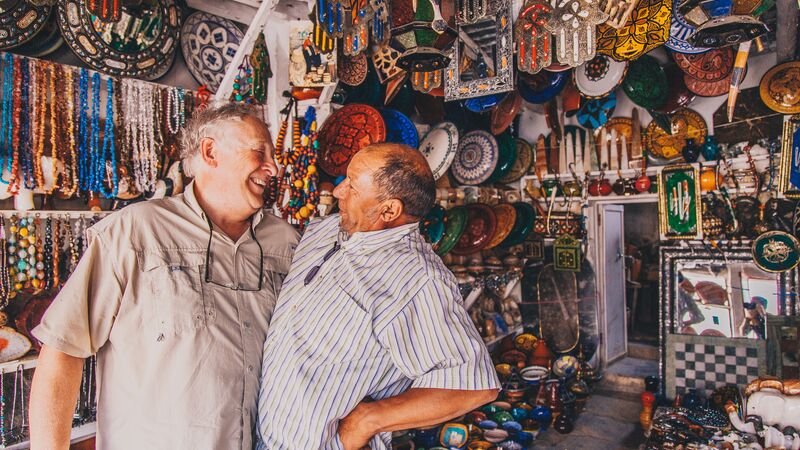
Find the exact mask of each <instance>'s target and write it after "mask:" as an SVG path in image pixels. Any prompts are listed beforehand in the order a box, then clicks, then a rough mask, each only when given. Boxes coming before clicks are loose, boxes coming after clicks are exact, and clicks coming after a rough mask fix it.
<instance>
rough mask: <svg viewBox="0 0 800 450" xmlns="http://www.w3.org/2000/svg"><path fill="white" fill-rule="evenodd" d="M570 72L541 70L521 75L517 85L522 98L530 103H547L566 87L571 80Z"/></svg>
mask: <svg viewBox="0 0 800 450" xmlns="http://www.w3.org/2000/svg"><path fill="white" fill-rule="evenodd" d="M569 78H570V73H569V72H548V71H544V72H539V73H537V74H534V75H522V74H521V75H520V76H519V77H518V78H517V87H518V88H519V93H520V95H521V96H522V99H523V100H525V101H526V102H528V103H545V102H547V101H548V100H551V99H552V98H554V97H555V96H556V95H558V94H559V92H561V91H562V90H563V89H564V86H566V85H567V83H568V82H569Z"/></svg>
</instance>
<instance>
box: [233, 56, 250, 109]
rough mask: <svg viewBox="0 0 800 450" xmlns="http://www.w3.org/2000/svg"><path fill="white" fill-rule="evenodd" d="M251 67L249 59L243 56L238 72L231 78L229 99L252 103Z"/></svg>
mask: <svg viewBox="0 0 800 450" xmlns="http://www.w3.org/2000/svg"><path fill="white" fill-rule="evenodd" d="M252 86H253V68H252V67H251V66H250V60H249V59H248V58H245V59H244V61H242V63H241V64H240V65H239V73H237V74H236V76H235V77H234V78H233V91H232V92H231V100H232V101H235V102H237V103H246V104H248V105H249V104H251V103H253V88H252Z"/></svg>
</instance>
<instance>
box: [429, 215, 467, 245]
mask: <svg viewBox="0 0 800 450" xmlns="http://www.w3.org/2000/svg"><path fill="white" fill-rule="evenodd" d="M444 222H445V229H444V237H442V240H441V242H440V243H439V248H437V249H436V254H437V255H439V256H444V255H446V254H447V253H449V252H450V250H452V249H453V247H455V246H456V244H457V243H458V240H459V239H461V234H462V233H463V232H464V228H466V226H467V209H466V208H465V207H463V206H456V207H455V208H452V209H449V210H448V211H447V214H446V215H445V221H444Z"/></svg>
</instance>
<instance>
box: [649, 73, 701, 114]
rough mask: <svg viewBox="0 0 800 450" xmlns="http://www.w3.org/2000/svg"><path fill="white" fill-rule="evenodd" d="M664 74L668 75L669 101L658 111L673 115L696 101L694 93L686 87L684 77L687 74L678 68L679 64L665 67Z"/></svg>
mask: <svg viewBox="0 0 800 450" xmlns="http://www.w3.org/2000/svg"><path fill="white" fill-rule="evenodd" d="M664 73H665V74H667V86H669V88H668V89H667V101H665V102H664V105H662V106H661V107H660V108H657V110H658V111H660V112H664V113H671V112H673V111H676V110H678V109H679V108H681V107H686V106H688V105H689V103H691V102H692V100H694V93H692V92H691V91H690V90H689V88H687V87H686V82H685V81H684V77H685V76H686V74H684V73H683V71H682V70H681V69H680V68H679V67H678V66H677V64H669V65H667V66H666V67H664Z"/></svg>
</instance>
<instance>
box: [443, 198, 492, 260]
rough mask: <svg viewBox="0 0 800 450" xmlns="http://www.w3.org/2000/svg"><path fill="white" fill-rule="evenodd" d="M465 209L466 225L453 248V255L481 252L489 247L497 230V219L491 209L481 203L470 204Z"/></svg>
mask: <svg viewBox="0 0 800 450" xmlns="http://www.w3.org/2000/svg"><path fill="white" fill-rule="evenodd" d="M466 209H467V225H466V228H465V229H464V232H463V233H462V234H461V237H460V238H459V240H458V243H457V244H456V246H455V247H453V250H452V253H453V254H454V255H471V254H473V253H476V252H478V251H480V250H483V249H484V248H485V247H486V246H487V245H489V242H491V240H492V236H494V233H495V231H496V229H497V218H496V217H495V215H494V211H493V210H492V208H491V207H489V206H487V205H485V204H483V203H471V204H469V205H467V206H466Z"/></svg>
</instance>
